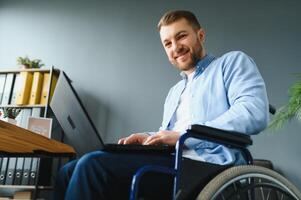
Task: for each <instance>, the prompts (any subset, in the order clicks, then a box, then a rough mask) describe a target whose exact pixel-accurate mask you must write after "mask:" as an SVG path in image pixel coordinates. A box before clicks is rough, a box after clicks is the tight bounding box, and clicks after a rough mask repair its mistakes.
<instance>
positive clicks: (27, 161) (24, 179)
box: [21, 158, 32, 185]
mask: <svg viewBox="0 0 301 200" xmlns="http://www.w3.org/2000/svg"><path fill="white" fill-rule="evenodd" d="M31 161H32V158H24V165H23V172H22V180H21V185H28V184H29V174H30V170H31Z"/></svg>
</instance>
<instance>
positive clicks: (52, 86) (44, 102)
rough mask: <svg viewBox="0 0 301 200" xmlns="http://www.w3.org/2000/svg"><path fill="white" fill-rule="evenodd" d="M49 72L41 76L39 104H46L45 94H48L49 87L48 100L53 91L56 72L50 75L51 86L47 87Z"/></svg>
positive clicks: (56, 77)
mask: <svg viewBox="0 0 301 200" xmlns="http://www.w3.org/2000/svg"><path fill="white" fill-rule="evenodd" d="M50 78H51V77H50V73H48V72H47V73H44V78H43V87H42V92H41V93H42V94H41V101H40V104H42V105H46V104H47V103H48V102H47V95H48V91H49V89H50V93H49V102H50V101H51V98H52V95H53V93H54V89H55V86H56V83H57V79H58V76H57V75H56V74H53V76H52V80H51V86H50V87H49V83H50Z"/></svg>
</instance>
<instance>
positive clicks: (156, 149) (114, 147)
mask: <svg viewBox="0 0 301 200" xmlns="http://www.w3.org/2000/svg"><path fill="white" fill-rule="evenodd" d="M104 150H105V151H108V152H120V153H122V152H133V153H160V154H171V153H174V152H175V147H174V146H168V145H141V144H126V145H123V144H106V145H105V146H104Z"/></svg>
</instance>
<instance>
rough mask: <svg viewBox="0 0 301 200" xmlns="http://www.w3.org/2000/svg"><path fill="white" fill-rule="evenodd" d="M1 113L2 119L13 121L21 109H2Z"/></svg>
mask: <svg viewBox="0 0 301 200" xmlns="http://www.w3.org/2000/svg"><path fill="white" fill-rule="evenodd" d="M2 111H3V118H11V119H15V118H16V117H17V116H18V114H19V113H20V112H21V109H20V108H11V107H9V108H7V107H4V108H2Z"/></svg>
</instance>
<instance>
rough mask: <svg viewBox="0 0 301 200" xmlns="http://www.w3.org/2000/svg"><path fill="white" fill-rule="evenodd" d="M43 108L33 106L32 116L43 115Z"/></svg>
mask: <svg viewBox="0 0 301 200" xmlns="http://www.w3.org/2000/svg"><path fill="white" fill-rule="evenodd" d="M41 115H42V108H32V112H31V116H33V117H41Z"/></svg>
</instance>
